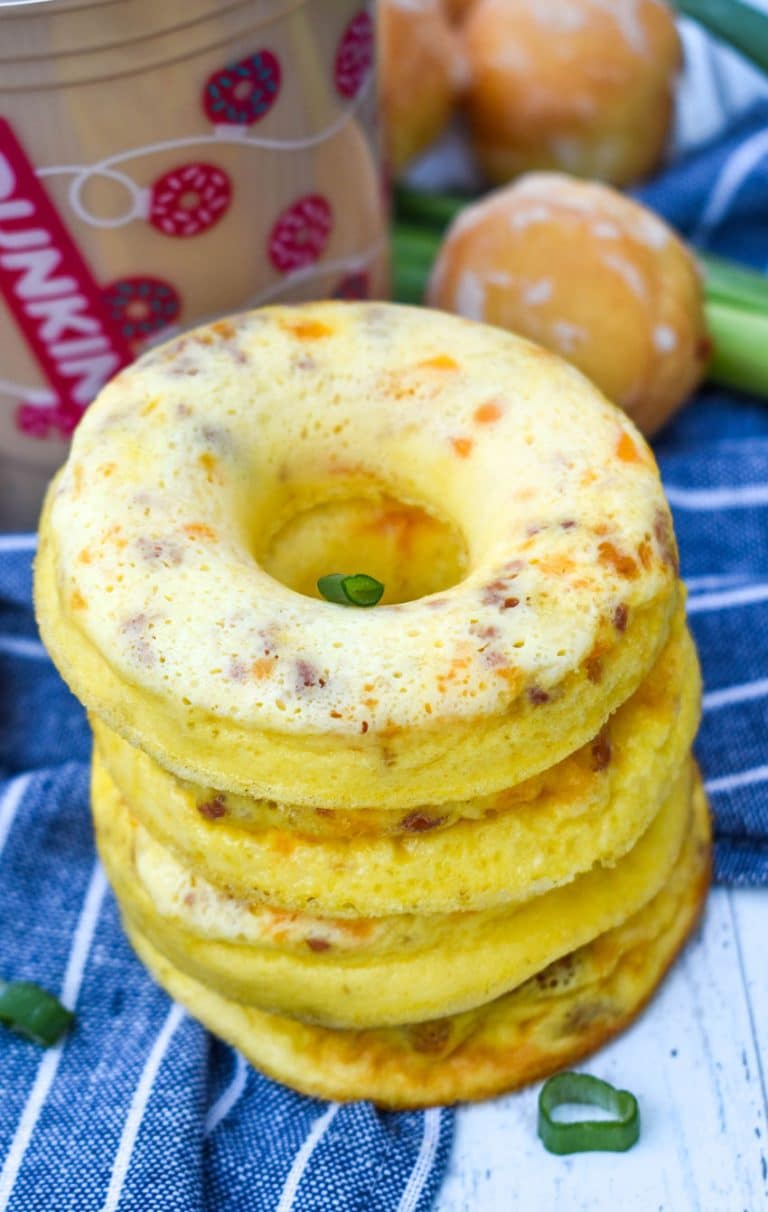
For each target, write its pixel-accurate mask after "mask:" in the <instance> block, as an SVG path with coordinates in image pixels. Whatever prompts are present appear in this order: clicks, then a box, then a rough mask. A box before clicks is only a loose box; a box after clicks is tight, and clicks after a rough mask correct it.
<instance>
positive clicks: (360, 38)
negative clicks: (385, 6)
mask: <svg viewBox="0 0 768 1212" xmlns="http://www.w3.org/2000/svg"><path fill="white" fill-rule="evenodd" d="M372 66H373V22H372V21H371V18H370V17H369V15H368V13H367V12H366V11H365V9H361V10H360V12H359V13H355V15H354V17H352V19H351V21H350V22H349V23H348V25H347V27H346V29H345V30H344V33H343V34H342V35H341V38H340V39H339V45H338V46H337V48H336V60H335V63H334V82H335V84H336V91H337V92H338V93H339V94H340V95H341V96H342V97H354V96H355V94H356V93H358V92H359V91H360V88H361V86H362V84H363V81H364V80H365V78H366V76H367V75H368V73H369V71H370V70H371V67H372Z"/></svg>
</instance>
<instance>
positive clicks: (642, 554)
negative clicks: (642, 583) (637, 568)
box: [637, 539, 653, 571]
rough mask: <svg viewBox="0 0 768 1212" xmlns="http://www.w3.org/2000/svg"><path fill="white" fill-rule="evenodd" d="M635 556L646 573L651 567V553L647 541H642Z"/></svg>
mask: <svg viewBox="0 0 768 1212" xmlns="http://www.w3.org/2000/svg"><path fill="white" fill-rule="evenodd" d="M637 555H638V558H639V560H640V563H641V564H642V566H643V568H645V569H646V571H647V570H648V569H649V568H651V567H652V566H653V551H652V550H651V545H650V543H649V542H648V540H647V539H643V541H642V543H640V545H639V546H638V548H637Z"/></svg>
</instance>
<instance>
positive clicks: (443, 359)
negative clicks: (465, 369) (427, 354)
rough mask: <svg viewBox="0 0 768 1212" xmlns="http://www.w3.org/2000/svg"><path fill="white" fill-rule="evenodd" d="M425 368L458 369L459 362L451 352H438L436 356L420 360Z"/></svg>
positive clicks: (420, 363)
mask: <svg viewBox="0 0 768 1212" xmlns="http://www.w3.org/2000/svg"><path fill="white" fill-rule="evenodd" d="M419 366H423V367H424V369H425V370H458V369H459V364H458V362H457V361H456V360H455V358H452V357H451V356H450V354H436V355H435V357H434V358H425V360H424V361H423V362H419Z"/></svg>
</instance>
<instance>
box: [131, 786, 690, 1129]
mask: <svg viewBox="0 0 768 1212" xmlns="http://www.w3.org/2000/svg"><path fill="white" fill-rule="evenodd" d="M709 869H710V826H709V813H708V808H707V804H706V799H705V796H704V794H703V790H702V787H701V783H700V781H699V780H698V779H697V781H696V785H695V788H694V794H693V816H692V819H691V828H690V830H689V832H688V835H687V838H686V841H685V844H684V846H683V848H682V850H681V851H680V854H679V857H678V859H677V861H676V863H675V865H674V867H673V869H672V871H671V873H670V874H669V877H668V879H667V881H666V882H665V884H664V885H663V887H662V888H661V889H660V891H659V892H658V893H657V894H656V896H655V897H654V898H653V899H652V900H650V901H649V902H648V903H647V904H645V905H644V906H643V907H642V908H641V909H639V910H638V911H637V912H636V913H634V914H633V915H632V916H630V917H628V918H627V919H626V920H625V921H624V922H622V923H621V924H620V925H618V926H616V927H615V928H614V929H612V930H609V931H608V932H606V933H605V934H602V935H600V936H599V937H598V938H596V939H594V940H593V941H592V942H590V943H588V944H587V945H586V946H584V947H582V948H580V949H579V950H577V951H575V952H571V953H568V954H566V955H564V956H563V957H562V958H561V959H560V960H558V961H556V962H555V963H554V964H553V965H551V966H549V967H548V968H546V969H544V970H543V971H541V972H539V973H538V974H537V975H536V976H534V977H532V978H531V979H530V980H528V981H527V982H526V983H525V984H523V985H521V986H519V987H518V988H516V989H515V990H513V991H512V992H510V993H508V994H506V995H505V996H503V997H501V998H498V999H496V1000H495V1001H492V1002H490V1003H488V1004H487V1005H485V1006H482V1007H480V1008H478V1009H476V1010H470V1011H468V1012H467V1013H465V1014H463V1015H458V1016H452V1017H448V1018H440V1019H436V1020H433V1021H431V1022H425V1023H412V1024H410V1025H403V1026H401V1027H395V1028H379V1029H373V1030H364V1031H359V1030H355V1031H340V1030H331V1029H328V1028H323V1027H318V1026H312V1025H309V1024H307V1023H301V1022H297V1021H296V1020H295V1019H291V1018H285V1017H280V1016H278V1015H275V1014H266V1013H264V1011H262V1010H259V1009H256V1008H255V1007H254V1006H247V1005H244V1004H242V1003H239V1002H237V1001H234V1000H231V999H229V998H227V997H224V996H222V995H221V993H219V992H217V991H215V990H213V989H211V988H207V987H206V986H205V985H203V984H201V983H200V982H199V981H198V980H195V978H194V977H193V976H190V975H189V974H188V973H187V972H185V971H183V970H182V969H181V968H180V967H176V966H174V964H173V963H172V962H171V961H170V960H169V959H168V958H166V956H165V955H164V954H163V953H162V952H161V951H160V950H158V949H157V948H156V947H155V946H154V945H153V944H152V943H151V942H150V941H149V940H148V938H147V937H146V936H145V935H144V934H142V933H141V931H140V930H139V929H138V927H137V926H136V925H135V923H134V922H133V921H130V922H129V923H128V932H129V936H130V938H131V941H132V943H133V946H134V948H135V949H136V951H137V953H138V954H139V956H140V958H141V959H142V960H143V962H144V963H145V964H146V965H147V966H148V968H149V969H150V971H151V972H152V973H153V974H154V976H155V978H156V980H157V981H158V982H159V983H160V984H161V985H163V987H164V988H165V989H167V990H168V992H169V993H170V994H171V995H172V996H173V997H174V998H176V999H177V1000H178V1001H180V1002H181V1003H182V1004H183V1005H184V1006H186V1008H187V1009H188V1010H189V1012H190V1014H192V1015H193V1016H194V1017H195V1018H197V1019H198V1020H199V1021H200V1022H202V1023H204V1024H205V1025H206V1026H207V1027H209V1028H210V1030H212V1031H214V1032H215V1033H216V1034H217V1035H219V1036H221V1037H222V1038H224V1039H226V1040H228V1041H229V1042H230V1043H231V1044H233V1045H234V1046H235V1047H236V1048H238V1049H239V1050H240V1051H241V1052H242V1053H243V1055H244V1056H246V1057H247V1058H248V1060H250V1061H251V1063H252V1064H254V1065H256V1066H257V1068H259V1069H261V1070H262V1071H263V1072H264V1073H267V1074H268V1075H269V1076H270V1077H273V1078H275V1079H277V1080H278V1081H282V1082H286V1083H287V1084H289V1085H291V1086H293V1087H294V1088H295V1089H298V1090H301V1091H303V1092H304V1093H305V1094H309V1095H313V1096H315V1097H319V1098H331V1099H336V1100H339V1101H346V1100H352V1099H359V1098H366V1099H372V1100H373V1101H374V1102H376V1103H379V1104H380V1105H384V1106H388V1107H403V1108H404V1107H423V1106H430V1105H433V1104H445V1103H452V1102H456V1101H459V1100H462V1101H464V1100H470V1099H481V1098H489V1097H491V1096H493V1095H496V1094H500V1093H502V1092H503V1091H505V1090H511V1089H515V1088H517V1087H519V1086H522V1085H525V1084H526V1083H527V1082H531V1081H535V1080H538V1079H540V1078H543V1077H546V1076H547V1075H548V1074H550V1073H552V1072H554V1071H556V1070H558V1069H562V1068H564V1067H566V1066H568V1065H571V1064H573V1063H574V1062H575V1061H577V1060H580V1059H581V1058H582V1057H584V1056H586V1055H587V1054H589V1053H591V1052H593V1051H594V1050H595V1049H596V1048H598V1047H600V1046H601V1045H602V1044H603V1043H605V1042H606V1040H608V1039H609V1038H610V1037H611V1036H613V1035H615V1034H616V1033H617V1032H618V1031H621V1030H622V1029H623V1028H624V1027H626V1026H627V1025H628V1024H629V1023H630V1022H631V1021H632V1020H633V1019H634V1018H635V1016H636V1015H637V1014H638V1012H639V1011H640V1010H641V1009H642V1008H643V1006H644V1005H645V1003H646V1001H647V1000H648V998H649V997H650V996H651V994H652V993H653V990H654V989H655V987H656V985H657V984H658V983H659V981H660V980H661V978H662V977H663V976H664V973H665V972H666V970H667V968H668V967H669V965H670V964H671V963H672V961H673V960H674V958H675V955H676V954H677V952H678V950H679V949H680V947H681V946H682V945H683V943H684V941H685V938H686V936H687V935H688V933H689V932H690V930H691V929H692V928H693V926H694V925H695V923H696V921H697V919H698V915H699V913H700V910H701V905H702V903H703V900H704V897H705V894H706V889H707V885H708V882H709Z"/></svg>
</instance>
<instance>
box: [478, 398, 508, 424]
mask: <svg viewBox="0 0 768 1212" xmlns="http://www.w3.org/2000/svg"><path fill="white" fill-rule="evenodd" d="M472 415H473V416H474V418H475V420H476V421H477V423H478V425H490V424H491V423H492V422H493V421H498V419H499V417H500V416H501V405H499V404H497V403H496V401H495V400H489V401H488V403H487V404H480V405H479V407H478V408H476V409H475V411H474V413H473V414H472Z"/></svg>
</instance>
